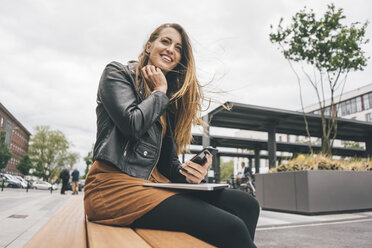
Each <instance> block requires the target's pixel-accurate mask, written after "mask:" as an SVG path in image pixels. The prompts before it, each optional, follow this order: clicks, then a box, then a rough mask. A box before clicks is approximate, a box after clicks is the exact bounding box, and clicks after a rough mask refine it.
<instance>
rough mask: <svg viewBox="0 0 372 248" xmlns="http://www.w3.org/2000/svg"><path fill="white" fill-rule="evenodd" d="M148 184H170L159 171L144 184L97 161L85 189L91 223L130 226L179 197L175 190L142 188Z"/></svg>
mask: <svg viewBox="0 0 372 248" xmlns="http://www.w3.org/2000/svg"><path fill="white" fill-rule="evenodd" d="M148 182H157V183H160V182H161V183H166V182H170V181H169V180H168V179H167V178H166V177H165V176H163V175H162V174H161V173H160V172H159V171H158V170H157V169H156V167H155V169H154V170H153V172H152V175H151V178H150V180H144V179H141V178H136V177H131V176H129V175H127V174H125V173H122V172H120V171H119V170H118V169H117V168H115V167H113V166H110V165H106V164H104V163H102V162H100V161H95V162H94V163H93V165H92V167H91V168H90V170H89V173H88V175H87V177H86V180H85V186H84V207H85V213H86V215H87V216H88V219H89V220H90V221H93V222H96V223H99V224H106V225H118V226H127V225H130V224H131V223H132V222H133V221H135V220H136V219H138V218H140V217H141V216H143V215H144V214H146V213H148V212H149V211H151V210H152V209H153V208H154V207H156V206H157V205H158V204H160V203H161V202H162V201H164V200H165V199H167V198H169V197H171V196H173V195H175V194H177V193H179V192H178V191H176V190H167V189H159V188H151V187H143V186H142V184H143V183H148Z"/></svg>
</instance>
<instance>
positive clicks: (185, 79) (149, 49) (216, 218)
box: [84, 24, 259, 247]
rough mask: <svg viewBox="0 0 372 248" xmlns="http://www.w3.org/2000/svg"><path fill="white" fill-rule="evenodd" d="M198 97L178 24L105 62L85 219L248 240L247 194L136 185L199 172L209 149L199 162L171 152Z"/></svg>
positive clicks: (194, 113) (217, 240)
mask: <svg viewBox="0 0 372 248" xmlns="http://www.w3.org/2000/svg"><path fill="white" fill-rule="evenodd" d="M202 99H203V95H202V92H201V86H200V84H199V82H198V80H197V78H196V75H195V63H194V57H193V53H192V48H191V45H190V41H189V38H188V35H187V33H186V32H185V30H184V29H183V28H182V27H181V26H180V25H178V24H163V25H161V26H160V27H158V28H157V29H156V30H155V31H154V32H153V33H152V34H151V36H150V38H149V40H148V41H147V43H146V44H145V47H144V50H143V52H142V53H141V54H140V56H139V60H138V62H134V61H131V62H129V63H128V65H122V64H120V63H118V62H112V63H110V64H109V65H107V67H106V68H105V70H104V72H103V75H102V77H101V80H100V84H99V88H98V94H97V104H98V105H97V110H96V112H97V141H96V144H95V147H94V155H93V161H94V163H93V165H92V167H91V168H90V170H89V173H88V175H87V178H86V182H85V196H84V205H85V211H86V214H87V216H88V218H89V220H90V221H94V222H96V223H101V224H107V225H120V226H132V227H136V228H152V229H162V230H174V231H181V232H186V233H188V234H190V235H193V236H195V237H197V238H199V239H201V240H204V241H206V242H208V243H210V244H212V245H215V246H218V247H255V245H254V244H253V238H254V233H255V229H256V223H257V220H258V215H259V206H258V203H257V201H256V200H255V199H254V198H252V197H250V196H249V195H248V194H246V193H244V192H240V191H237V190H228V189H225V190H219V191H214V192H186V191H176V190H167V189H159V188H150V187H143V186H142V184H143V183H147V182H158V183H161V182H182V183H200V182H201V181H202V180H203V178H204V177H205V175H206V174H207V169H208V166H209V165H210V164H211V158H210V157H208V159H207V162H206V163H205V164H204V165H198V164H196V163H193V162H190V161H187V162H186V163H184V164H181V163H180V162H179V160H178V154H180V153H181V152H182V151H184V150H185V148H186V146H187V145H188V144H189V143H190V140H191V137H192V136H191V126H192V124H197V123H198V122H199V115H200V109H201V107H200V106H201V103H200V101H201V100H202ZM181 167H182V168H183V169H184V170H181Z"/></svg>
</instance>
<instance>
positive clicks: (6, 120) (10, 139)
mask: <svg viewBox="0 0 372 248" xmlns="http://www.w3.org/2000/svg"><path fill="white" fill-rule="evenodd" d="M0 130H4V131H5V132H6V136H5V143H6V144H7V145H8V147H9V150H10V151H11V152H12V158H11V159H10V160H9V162H8V165H7V166H6V168H5V172H7V173H10V174H20V173H19V171H18V170H17V168H16V165H17V164H18V162H19V161H20V160H21V158H22V157H23V156H24V155H25V154H26V153H27V151H28V142H29V140H30V136H31V133H30V132H29V131H28V130H27V129H26V128H25V127H24V126H23V125H22V124H21V123H20V122H19V121H18V120H17V119H16V118H15V117H14V116H13V115H12V114H11V113H10V112H9V111H8V110H7V109H6V108H5V107H4V105H3V104H1V103H0Z"/></svg>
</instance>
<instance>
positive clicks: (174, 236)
mask: <svg viewBox="0 0 372 248" xmlns="http://www.w3.org/2000/svg"><path fill="white" fill-rule="evenodd" d="M135 231H136V232H137V234H138V235H139V236H141V237H142V238H143V239H144V240H145V241H146V242H147V243H149V244H150V245H151V247H154V248H168V247H169V248H189V247H198V248H211V247H215V246H212V245H210V244H208V243H206V242H204V241H202V240H199V239H197V238H195V237H193V236H191V235H188V234H187V233H183V232H173V231H162V230H150V229H140V228H138V229H135Z"/></svg>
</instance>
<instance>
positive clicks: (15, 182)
mask: <svg viewBox="0 0 372 248" xmlns="http://www.w3.org/2000/svg"><path fill="white" fill-rule="evenodd" d="M4 178H5V180H6V182H7V183H8V187H10V188H21V187H22V184H21V182H20V181H19V180H18V179H16V178H14V177H13V176H12V175H10V174H4Z"/></svg>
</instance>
